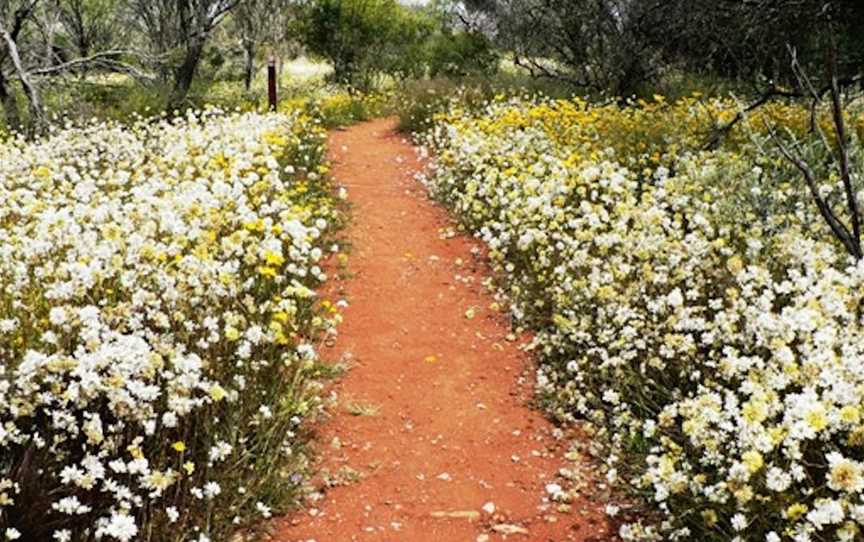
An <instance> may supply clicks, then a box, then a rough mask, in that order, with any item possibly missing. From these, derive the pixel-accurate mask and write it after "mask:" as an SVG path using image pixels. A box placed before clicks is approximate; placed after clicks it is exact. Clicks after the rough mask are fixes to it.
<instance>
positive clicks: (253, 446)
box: [0, 111, 341, 542]
mask: <svg viewBox="0 0 864 542" xmlns="http://www.w3.org/2000/svg"><path fill="white" fill-rule="evenodd" d="M324 139H325V134H324V132H323V130H322V128H321V127H320V126H319V125H318V123H316V122H315V121H313V120H312V119H311V118H310V117H309V116H307V115H304V114H302V113H298V112H294V113H287V114H269V115H261V114H254V113H247V114H232V115H225V114H221V113H219V112H218V111H209V112H204V113H190V114H189V115H188V116H186V117H185V118H182V119H179V120H176V121H170V122H169V121H159V122H151V123H144V122H140V123H138V124H134V125H132V126H122V125H115V124H94V125H90V126H86V127H80V128H76V127H66V128H64V129H59V130H56V131H54V132H53V133H52V134H51V135H50V136H48V137H46V138H44V139H41V140H38V141H35V142H26V141H24V140H19V139H11V140H7V141H6V142H4V143H2V144H0V254H2V257H0V281H2V284H3V288H2V290H0V307H2V310H0V361H2V363H0V527H2V529H0V532H5V533H6V537H7V538H9V536H10V533H12V534H13V535H14V536H13V538H14V537H17V538H20V539H22V540H58V541H83V540H94V539H97V540H98V539H101V540H120V541H123V542H126V541H129V540H142V539H146V540H165V541H168V540H170V541H178V542H179V541H193V540H194V541H196V542H203V541H206V540H226V539H227V537H228V536H229V534H230V533H231V532H232V531H234V530H236V529H237V528H239V527H242V526H244V525H248V524H250V523H251V522H254V521H258V520H260V518H262V517H269V515H270V514H271V513H272V510H278V509H280V508H282V507H284V506H285V505H286V503H287V502H288V501H289V500H290V497H291V496H292V494H293V493H294V492H295V491H296V489H297V488H298V485H299V483H300V478H301V476H300V475H301V474H302V472H303V469H304V466H305V456H304V453H303V439H302V433H303V421H304V419H306V418H307V417H309V416H310V415H313V414H315V413H316V412H318V411H319V409H320V406H321V401H320V399H319V398H318V396H317V393H316V392H317V391H318V390H319V388H320V384H318V383H317V381H316V375H317V373H318V369H317V365H316V358H317V356H316V351H315V348H314V346H313V341H314V340H315V338H316V337H317V336H319V335H320V334H321V333H322V332H323V331H325V330H327V329H328V328H329V327H330V326H332V324H333V323H334V322H336V321H338V315H336V314H334V313H333V312H332V311H323V310H319V308H318V306H319V304H318V303H317V302H316V294H315V288H316V287H318V286H319V285H320V284H321V283H322V282H323V281H325V280H326V278H327V276H326V274H325V272H324V270H323V269H322V258H323V257H324V254H325V252H328V251H330V250H331V248H335V246H334V245H333V244H332V243H333V240H332V234H333V232H334V230H335V228H336V227H337V226H338V225H339V222H340V220H341V219H340V215H339V213H338V211H337V208H336V206H335V204H334V200H333V198H332V197H331V193H330V189H329V187H328V185H327V183H326V181H325V180H324V176H323V172H324V171H325V168H324V167H323V166H322V156H323V144H324Z"/></svg>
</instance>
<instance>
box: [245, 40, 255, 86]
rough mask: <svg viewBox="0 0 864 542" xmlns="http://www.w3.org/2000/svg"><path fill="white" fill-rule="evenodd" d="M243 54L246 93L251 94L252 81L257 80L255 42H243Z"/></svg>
mask: <svg viewBox="0 0 864 542" xmlns="http://www.w3.org/2000/svg"><path fill="white" fill-rule="evenodd" d="M243 54H244V57H245V59H244V60H245V64H244V67H243V84H244V85H246V92H249V91H250V90H251V89H252V79H254V78H255V40H251V39H248V38H247V39H244V40H243Z"/></svg>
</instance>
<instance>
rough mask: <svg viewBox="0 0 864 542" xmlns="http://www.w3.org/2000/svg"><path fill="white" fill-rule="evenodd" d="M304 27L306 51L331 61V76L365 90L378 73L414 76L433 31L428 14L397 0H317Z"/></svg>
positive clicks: (307, 16) (309, 9)
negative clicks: (427, 37) (424, 42)
mask: <svg viewBox="0 0 864 542" xmlns="http://www.w3.org/2000/svg"><path fill="white" fill-rule="evenodd" d="M302 27H303V35H304V41H305V44H306V46H307V47H308V48H309V50H310V51H311V52H312V53H313V54H316V55H318V56H321V57H323V58H325V59H327V60H328V61H329V62H331V63H332V64H333V79H334V80H335V81H336V82H337V83H342V84H348V85H351V86H355V87H358V88H364V89H366V88H370V87H371V86H372V84H373V83H374V82H375V79H376V78H377V77H380V76H381V75H391V76H396V77H404V76H406V75H418V73H417V70H418V65H420V64H421V63H420V62H418V60H419V59H421V58H422V51H423V47H422V44H423V40H424V38H425V37H426V36H428V35H429V33H430V32H431V30H432V27H431V22H430V20H429V19H428V18H426V17H424V16H423V15H422V14H420V13H419V12H416V11H412V10H410V9H408V8H405V7H403V6H401V5H400V4H398V3H397V2H396V1H395V0H316V1H314V2H313V3H312V4H311V5H310V6H309V7H308V12H307V13H306V17H305V20H304V22H303V24H302Z"/></svg>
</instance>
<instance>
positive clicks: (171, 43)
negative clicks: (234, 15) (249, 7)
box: [128, 0, 242, 109]
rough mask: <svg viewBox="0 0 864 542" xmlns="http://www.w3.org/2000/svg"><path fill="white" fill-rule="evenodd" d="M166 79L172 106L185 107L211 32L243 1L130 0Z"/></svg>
mask: <svg viewBox="0 0 864 542" xmlns="http://www.w3.org/2000/svg"><path fill="white" fill-rule="evenodd" d="M128 1H129V3H130V9H131V12H132V14H133V19H134V21H136V22H137V23H138V26H139V28H140V30H141V31H142V32H143V35H144V36H145V37H146V42H147V44H148V46H149V49H150V52H151V55H152V58H154V59H155V60H156V66H157V68H158V69H159V73H160V75H161V77H162V79H163V81H167V80H170V83H171V90H170V94H169V97H168V107H169V109H170V108H177V107H180V106H182V104H183V101H184V100H185V99H186V96H187V95H188V94H189V89H190V88H191V87H192V81H193V79H194V78H195V74H196V72H197V70H198V65H199V63H200V62H201V57H202V55H203V54H204V48H205V46H206V45H207V42H208V40H209V38H210V35H211V32H212V31H213V29H214V28H216V26H218V25H219V24H220V23H221V22H222V20H223V19H224V18H225V17H226V16H227V15H228V13H229V12H230V11H231V10H232V9H234V8H235V7H236V6H237V5H238V3H239V2H241V1H242V0H128Z"/></svg>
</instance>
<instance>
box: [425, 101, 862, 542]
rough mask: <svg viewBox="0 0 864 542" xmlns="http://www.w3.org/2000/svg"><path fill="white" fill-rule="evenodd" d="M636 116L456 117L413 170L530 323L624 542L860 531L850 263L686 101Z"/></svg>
mask: <svg viewBox="0 0 864 542" xmlns="http://www.w3.org/2000/svg"><path fill="white" fill-rule="evenodd" d="M657 102H658V103H662V100H661V99H659V98H658V99H657ZM721 105H722V104H715V106H716V107H720V106H721ZM691 106H692V107H691ZM709 106H710V104H709ZM616 107H617V106H616ZM635 107H637V109H635V110H633V109H626V110H620V111H618V110H616V109H614V108H613V107H612V106H602V107H599V108H598V110H595V109H594V106H590V105H588V104H585V103H583V102H580V101H578V100H575V101H570V102H561V101H557V102H550V101H546V100H539V101H534V100H524V99H508V100H504V99H498V100H493V101H492V102H490V103H488V104H486V105H485V106H484V107H482V108H481V109H479V110H476V111H474V112H473V113H472V112H467V111H465V110H459V109H452V110H450V111H449V112H447V113H444V114H442V115H439V117H438V119H437V122H436V124H435V127H434V128H433V129H432V130H431V131H429V132H428V133H427V134H426V135H425V136H423V137H424V138H425V141H426V143H427V144H428V145H429V146H430V147H431V148H432V149H433V150H434V152H435V153H436V156H437V159H436V166H435V169H434V170H433V171H432V172H431V174H430V175H429V176H428V178H426V179H425V182H427V184H428V186H429V189H430V191H431V192H432V194H433V195H434V196H436V197H437V198H438V199H440V200H441V201H443V202H445V203H446V204H447V205H448V206H449V207H450V208H451V209H452V210H453V211H454V212H455V214H456V215H457V216H458V217H459V218H460V220H461V221H462V222H463V223H464V224H465V225H466V226H467V227H468V228H470V229H471V230H472V231H473V232H475V233H476V235H477V236H478V237H480V238H482V239H483V241H484V242H485V243H486V244H487V245H488V247H489V256H490V260H491V262H492V264H493V266H494V268H495V270H496V271H497V272H498V274H499V275H500V277H501V288H502V290H503V292H504V293H505V294H506V295H507V296H508V297H509V299H510V301H511V303H512V308H511V310H512V314H513V316H514V318H515V319H517V320H518V321H520V322H521V323H524V324H528V325H530V326H531V327H533V328H534V329H535V330H536V338H535V341H534V344H533V346H534V348H535V349H536V350H537V351H538V352H539V353H540V358H541V359H540V361H541V363H540V367H539V369H538V386H539V391H540V395H541V397H542V399H543V401H544V402H545V404H546V405H547V406H548V407H549V409H550V411H551V412H552V413H553V414H554V415H556V416H557V417H558V418H559V419H561V420H563V421H568V422H575V421H577V420H582V421H587V422H588V423H589V425H590V429H591V434H592V435H593V436H594V439H595V441H594V442H593V451H594V452H595V453H596V455H597V457H598V458H600V459H601V460H602V461H603V462H604V464H605V472H606V478H607V480H608V482H609V483H611V484H613V485H614V486H615V487H617V488H619V489H621V490H622V491H625V492H628V493H629V495H630V496H631V498H629V499H625V503H622V506H612V507H610V510H615V511H616V512H617V513H618V514H619V517H618V520H619V521H620V522H621V525H622V526H621V529H620V534H621V536H622V538H624V539H625V540H712V541H718V542H719V541H730V540H733V541H743V540H759V541H769V542H775V541H780V540H795V541H810V540H814V541H815V540H858V539H860V537H861V529H862V528H864V500H862V497H864V495H862V491H864V456H862V453H861V450H862V448H861V446H862V443H864V424H862V412H861V409H862V405H864V325H862V323H864V322H862V313H861V307H862V303H864V264H861V263H858V262H855V261H852V260H851V259H849V258H848V257H847V256H846V255H845V253H844V252H843V250H842V248H838V247H837V246H836V245H834V244H832V243H831V242H830V237H828V236H823V235H820V233H821V230H820V228H824V226H822V225H821V224H820V223H819V220H818V216H816V217H814V216H813V211H812V209H810V208H809V207H807V206H806V205H802V202H805V201H806V197H805V196H804V195H802V192H801V188H802V187H800V186H798V185H797V184H796V183H795V179H794V178H787V179H782V178H781V179H774V180H771V181H766V183H767V182H773V183H775V186H774V188H776V189H772V190H770V191H765V192H761V191H760V190H759V189H760V188H761V187H764V186H766V185H764V184H763V185H760V181H761V179H762V168H764V167H769V166H770V165H771V164H770V163H766V162H765V158H764V157H763V156H762V155H761V154H760V153H759V152H757V150H755V149H754V148H752V147H751V143H749V142H748V141H751V140H750V139H748V138H745V137H743V136H742V137H739V139H738V140H737V141H736V140H734V138H735V137H738V136H736V135H734V134H733V141H732V143H731V144H730V146H729V147H727V148H724V149H720V150H716V151H706V150H703V149H702V146H701V145H700V141H699V140H698V139H697V137H696V134H697V133H698V130H697V129H696V128H697V122H696V120H695V117H696V115H697V114H700V113H699V109H700V108H696V107H695V105H694V104H688V102H686V101H685V102H682V103H680V104H678V105H675V106H672V109H670V108H669V107H666V106H660V105H657V104H653V105H642V106H641V109H639V107H640V106H639V105H638V104H637V105H636V106H635ZM789 107H790V108H791V106H789ZM676 108H677V109H676ZM776 113H777V111H776V110H768V111H767V112H765V113H764V114H766V115H773V114H776ZM806 115H807V113H806V112H805V111H797V110H792V109H790V110H789V111H786V112H782V115H780V116H781V117H784V118H787V119H793V120H794V119H799V118H806ZM781 120H782V119H781ZM655 125H656V126H657V127H658V128H657V130H656V131H654V128H653V127H654V126H655ZM661 125H664V126H665V127H666V128H664V129H662V130H661V129H660V128H659V127H660V126H661ZM627 126H632V127H633V129H634V130H635V129H636V128H638V129H639V130H642V132H643V135H632V137H620V138H614V137H612V138H609V137H611V136H608V135H604V136H599V137H598V134H614V133H617V131H618V130H619V128H621V129H622V130H624V132H629V131H630V128H627ZM789 126H790V130H791V131H795V130H796V127H795V124H794V122H790V124H789ZM648 132H652V133H653V135H645V134H647V133H648ZM622 133H623V132H622ZM777 171H781V170H780V169H777ZM787 181H788V182H787ZM829 188H830V187H829ZM634 503H641V506H640V507H635V508H634V507H633V506H629V505H633V504H634Z"/></svg>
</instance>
